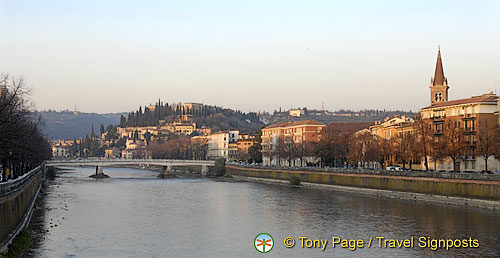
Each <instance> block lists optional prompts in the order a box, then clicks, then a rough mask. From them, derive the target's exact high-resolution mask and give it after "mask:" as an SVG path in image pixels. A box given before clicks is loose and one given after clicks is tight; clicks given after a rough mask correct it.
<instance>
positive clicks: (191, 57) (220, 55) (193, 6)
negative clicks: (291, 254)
mask: <svg viewBox="0 0 500 258" xmlns="http://www.w3.org/2000/svg"><path fill="white" fill-rule="evenodd" d="M0 35H1V36H0V72H3V73H9V74H11V75H14V76H21V75H22V76H23V77H24V78H25V79H26V80H27V81H28V83H29V84H30V85H31V86H32V87H33V89H34V91H33V95H32V100H33V102H34V103H35V106H36V108H37V109H40V110H43V109H55V110H62V109H71V110H72V109H74V106H75V104H76V105H77V109H78V110H79V111H83V112H98V113H107V112H126V111H131V110H135V109H137V108H138V107H139V106H141V105H142V106H144V105H147V104H149V103H154V102H155V101H156V100H157V99H158V98H161V99H162V100H164V101H167V102H169V103H173V102H179V101H180V102H202V103H205V104H212V105H213V104H216V105H219V106H224V107H229V108H233V109H239V110H242V111H245V112H247V111H258V110H268V111H272V110H275V109H279V108H280V107H282V108H284V109H288V108H292V107H307V108H310V109H313V108H316V109H319V108H321V103H322V102H324V104H325V108H326V109H328V110H337V109H341V108H343V109H354V110H360V109H384V108H385V109H401V110H413V111H416V110H418V109H419V108H420V107H424V106H427V105H428V104H429V102H430V100H429V99H430V97H429V95H430V93H429V88H428V86H429V82H430V77H431V76H433V73H434V66H435V62H436V55H437V46H438V44H440V45H441V52H442V57H443V66H444V72H445V76H447V78H448V83H449V85H450V99H457V98H467V97H470V96H472V95H479V94H482V93H487V92H488V90H489V89H495V83H496V87H497V90H498V91H500V1H436V0H434V1H345V0H344V1H327V0H325V1H312V0H304V1H293V0H284V1H272V0H266V1H264V0H263V1H261V0H251V1H237V0H227V1H216V0H214V1H190V0H184V1H144V0H141V1H123V0H120V1H90V0H86V1H68V0H60V1H50V0H47V1H21V0H12V1H7V0H0Z"/></svg>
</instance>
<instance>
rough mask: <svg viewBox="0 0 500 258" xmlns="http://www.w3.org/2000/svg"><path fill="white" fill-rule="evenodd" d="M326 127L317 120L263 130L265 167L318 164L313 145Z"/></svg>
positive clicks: (278, 124)
mask: <svg viewBox="0 0 500 258" xmlns="http://www.w3.org/2000/svg"><path fill="white" fill-rule="evenodd" d="M325 127H326V126H325V125H324V124H323V123H321V122H318V121H315V120H305V121H298V122H280V123H276V124H273V125H270V126H268V127H265V128H263V129H262V159H263V165H265V166H277V165H279V166H307V165H312V164H315V163H317V162H318V159H317V158H316V157H315V156H314V154H313V153H312V145H313V144H314V143H318V142H319V140H320V137H321V132H322V131H323V130H324V128H325Z"/></svg>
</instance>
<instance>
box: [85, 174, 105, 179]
mask: <svg viewBox="0 0 500 258" xmlns="http://www.w3.org/2000/svg"><path fill="white" fill-rule="evenodd" d="M89 177H92V178H97V179H100V178H109V176H108V175H106V174H103V173H100V174H93V175H91V176H89Z"/></svg>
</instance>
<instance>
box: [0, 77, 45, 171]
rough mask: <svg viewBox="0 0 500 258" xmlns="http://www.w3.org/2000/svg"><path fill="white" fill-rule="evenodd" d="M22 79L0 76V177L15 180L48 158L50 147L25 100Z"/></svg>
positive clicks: (26, 94)
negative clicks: (0, 175) (0, 174)
mask: <svg viewBox="0 0 500 258" xmlns="http://www.w3.org/2000/svg"><path fill="white" fill-rule="evenodd" d="M29 93H30V88H29V87H28V85H27V84H26V83H25V81H24V80H23V78H19V79H16V78H13V77H11V76H9V75H7V74H2V75H1V76H0V165H1V173H2V174H3V180H8V179H15V178H17V177H19V176H21V175H23V174H24V173H26V172H28V171H30V170H31V169H33V168H35V167H36V166H38V165H40V164H41V163H42V162H43V161H44V160H47V159H50V158H51V155H52V151H51V147H50V144H49V142H48V141H47V139H46V138H45V137H44V135H43V134H42V132H41V129H40V127H41V118H40V117H39V116H38V117H37V116H36V114H35V113H34V112H33V108H32V106H31V105H30V103H29V102H28V96H29Z"/></svg>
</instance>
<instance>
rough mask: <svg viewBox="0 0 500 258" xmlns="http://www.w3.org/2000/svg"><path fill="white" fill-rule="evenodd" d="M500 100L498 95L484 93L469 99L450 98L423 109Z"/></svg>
mask: <svg viewBox="0 0 500 258" xmlns="http://www.w3.org/2000/svg"><path fill="white" fill-rule="evenodd" d="M497 101H498V96H497V95H495V94H492V93H487V94H483V95H481V96H474V97H470V98H468V99H457V100H450V101H445V102H440V103H436V104H434V105H432V106H428V107H424V108H422V110H423V109H433V108H442V107H450V106H457V105H464V104H472V103H491V104H495V103H496V102H497Z"/></svg>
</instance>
